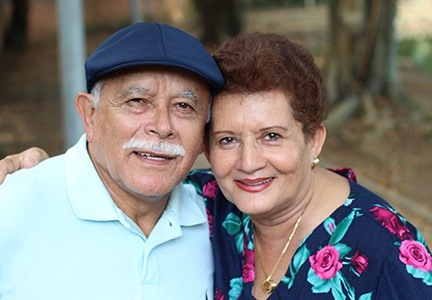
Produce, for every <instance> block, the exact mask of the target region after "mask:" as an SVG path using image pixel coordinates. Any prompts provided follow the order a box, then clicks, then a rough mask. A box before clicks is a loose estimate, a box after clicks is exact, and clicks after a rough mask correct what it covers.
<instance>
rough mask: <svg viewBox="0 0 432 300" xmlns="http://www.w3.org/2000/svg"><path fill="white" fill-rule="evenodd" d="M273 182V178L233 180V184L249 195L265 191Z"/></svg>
mask: <svg viewBox="0 0 432 300" xmlns="http://www.w3.org/2000/svg"><path fill="white" fill-rule="evenodd" d="M273 180H274V177H265V178H252V179H247V178H245V179H237V180H234V183H235V184H236V185H237V187H239V188H240V189H241V190H243V191H246V192H250V193H258V192H261V191H263V190H265V189H267V188H268V187H269V186H270V185H271V184H272V182H273Z"/></svg>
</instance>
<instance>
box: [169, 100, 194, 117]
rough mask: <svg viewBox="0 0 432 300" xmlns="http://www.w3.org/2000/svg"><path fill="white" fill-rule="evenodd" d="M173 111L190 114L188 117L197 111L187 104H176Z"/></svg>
mask: <svg viewBox="0 0 432 300" xmlns="http://www.w3.org/2000/svg"><path fill="white" fill-rule="evenodd" d="M173 109H174V111H176V112H178V113H181V114H188V115H189V114H192V113H193V112H194V111H195V109H194V107H193V106H192V105H190V104H189V103H186V102H178V103H175V104H174V106H173Z"/></svg>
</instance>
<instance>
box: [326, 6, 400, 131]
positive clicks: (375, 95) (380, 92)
mask: <svg viewBox="0 0 432 300" xmlns="http://www.w3.org/2000/svg"><path fill="white" fill-rule="evenodd" d="M396 7H397V0H330V1H329V8H330V9H329V13H330V48H329V51H328V53H327V54H326V59H325V61H326V64H325V66H324V68H323V75H324V78H325V89H326V95H327V99H328V102H329V104H330V107H331V108H332V110H331V112H332V114H331V116H333V118H332V119H333V121H332V122H334V123H335V125H338V124H340V123H341V122H343V121H344V120H345V119H346V118H348V117H350V116H351V115H353V114H356V113H358V112H359V111H360V109H361V108H363V112H364V113H366V114H369V117H370V116H371V115H372V114H374V113H376V109H375V108H376V102H377V100H378V99H384V100H385V101H388V102H389V104H390V105H394V104H400V103H402V102H403V101H406V99H404V96H403V93H402V91H401V89H400V85H399V83H398V76H397V68H396V42H395V38H394V20H395V16H396Z"/></svg>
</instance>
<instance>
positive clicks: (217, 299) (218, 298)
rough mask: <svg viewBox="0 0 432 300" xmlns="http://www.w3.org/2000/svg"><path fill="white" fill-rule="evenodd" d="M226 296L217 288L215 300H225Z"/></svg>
mask: <svg viewBox="0 0 432 300" xmlns="http://www.w3.org/2000/svg"><path fill="white" fill-rule="evenodd" d="M224 298H225V296H224V295H223V294H222V293H221V291H220V290H219V289H216V292H215V300H224Z"/></svg>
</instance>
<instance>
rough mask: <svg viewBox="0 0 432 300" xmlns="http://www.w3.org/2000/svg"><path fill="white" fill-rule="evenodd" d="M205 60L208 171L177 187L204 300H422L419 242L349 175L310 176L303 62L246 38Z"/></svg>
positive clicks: (284, 48) (282, 42) (316, 171)
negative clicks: (210, 80) (190, 222)
mask: <svg viewBox="0 0 432 300" xmlns="http://www.w3.org/2000/svg"><path fill="white" fill-rule="evenodd" d="M214 57H215V59H216V61H217V63H218V65H219V67H220V68H221V71H222V73H223V75H224V76H225V79H226V86H225V88H224V90H223V91H221V92H220V93H219V94H218V95H217V96H216V97H215V99H214V101H213V104H212V115H211V121H210V123H209V124H208V126H207V137H206V147H205V149H206V150H205V153H206V156H207V158H208V160H209V161H210V163H211V166H212V171H210V170H195V171H192V172H191V173H190V174H189V176H188V177H187V178H186V182H193V183H194V185H195V186H196V188H197V192H198V193H199V194H201V195H202V196H203V197H204V198H205V200H206V203H207V207H208V217H209V221H210V222H209V223H210V225H211V228H210V235H211V240H212V243H213V250H214V259H215V269H216V270H215V272H216V273H215V288H216V290H215V298H216V299H225V300H226V299H253V298H255V299H310V298H314V299H315V298H316V299H432V258H431V254H430V251H429V249H428V247H427V245H426V243H425V241H424V239H423V238H422V236H421V234H420V233H419V232H418V230H417V229H416V228H415V227H414V226H413V225H412V224H411V223H409V222H408V221H407V220H406V219H405V218H403V217H402V216H401V215H400V214H398V212H397V211H396V210H395V209H394V208H393V207H392V206H391V205H389V203H387V202H386V201H384V200H383V199H381V198H380V197H378V196H377V195H375V194H374V193H372V192H370V191H369V190H367V189H365V188H364V187H362V186H361V185H359V184H357V183H356V182H355V177H354V175H353V173H352V172H351V171H350V170H333V171H331V170H327V169H324V168H322V167H320V166H319V158H318V157H319V155H320V153H321V150H322V147H323V144H324V141H325V137H326V129H325V127H324V125H323V121H324V119H325V117H326V107H325V103H324V99H323V92H322V79H321V75H320V71H319V69H318V67H317V66H316V65H315V64H314V61H313V58H312V56H311V55H310V54H309V53H307V52H306V51H305V50H304V49H303V48H302V47H300V46H299V45H297V44H295V43H293V42H291V41H290V40H289V39H287V38H286V37H284V36H281V35H277V34H265V33H251V34H244V35H240V36H238V37H237V38H235V39H233V40H232V41H230V42H228V43H226V44H225V45H223V46H222V47H220V48H219V50H218V51H217V52H216V53H215V54H214ZM33 153H34V154H35V155H36V157H37V159H40V157H39V156H40V155H38V154H37V153H36V152H33ZM27 157H30V158H31V152H30V153H28V152H27ZM15 161H16V162H17V160H15ZM16 167H17V166H16ZM16 167H15V168H16ZM0 177H1V176H0Z"/></svg>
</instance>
